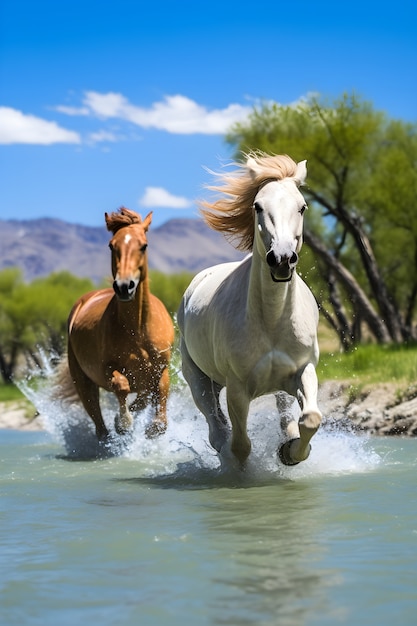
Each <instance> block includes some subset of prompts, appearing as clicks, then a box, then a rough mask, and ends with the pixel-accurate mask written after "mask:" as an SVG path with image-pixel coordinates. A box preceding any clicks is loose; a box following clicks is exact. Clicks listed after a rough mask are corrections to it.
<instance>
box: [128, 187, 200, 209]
mask: <svg viewBox="0 0 417 626" xmlns="http://www.w3.org/2000/svg"><path fill="white" fill-rule="evenodd" d="M139 204H140V205H141V206H143V207H148V208H152V207H159V208H168V209H188V208H189V207H191V206H192V205H193V202H192V201H191V200H188V198H185V197H184V196H174V195H173V194H171V193H169V191H167V190H166V189H163V187H146V189H145V193H144V195H143V197H142V198H141V199H140V200H139Z"/></svg>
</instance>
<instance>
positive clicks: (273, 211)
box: [246, 157, 307, 282]
mask: <svg viewBox="0 0 417 626" xmlns="http://www.w3.org/2000/svg"><path fill="white" fill-rule="evenodd" d="M306 163H307V162H306V161H300V163H298V164H297V170H296V174H295V176H294V177H291V178H284V179H282V180H274V179H270V180H268V181H266V182H265V183H264V185H262V186H261V187H260V189H259V191H258V193H257V194H256V197H255V200H254V203H253V207H254V210H255V241H254V251H255V249H256V250H257V251H258V253H259V254H260V255H261V256H263V257H264V258H265V260H266V263H267V264H268V267H269V270H270V273H271V277H272V280H274V281H275V282H285V281H289V280H291V277H292V274H293V271H294V269H295V267H296V265H297V263H298V253H299V252H300V249H301V246H302V243H303V215H304V211H305V210H306V208H307V204H306V201H305V199H304V197H303V195H302V194H301V192H300V191H299V187H300V185H302V184H303V183H304V181H305V179H306V176H307V166H306ZM246 165H247V168H248V170H249V172H250V173H251V175H252V176H253V177H255V176H256V173H257V169H258V167H259V166H258V164H257V162H256V161H255V159H253V158H252V157H249V158H248V160H247V163H246Z"/></svg>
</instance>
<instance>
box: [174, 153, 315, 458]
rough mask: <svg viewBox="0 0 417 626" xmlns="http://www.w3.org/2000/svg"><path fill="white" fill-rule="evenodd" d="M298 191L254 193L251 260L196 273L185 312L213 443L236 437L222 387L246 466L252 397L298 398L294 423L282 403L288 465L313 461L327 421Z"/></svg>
mask: <svg viewBox="0 0 417 626" xmlns="http://www.w3.org/2000/svg"><path fill="white" fill-rule="evenodd" d="M249 163H250V167H254V164H253V163H251V162H249ZM255 167H257V164H256V163H255ZM304 167H305V165H304ZM300 168H301V169H302V166H300V165H299V169H300ZM298 174H300V173H299V172H298ZM299 184H300V183H299V182H298V180H297V178H295V179H294V180H293V179H290V178H287V177H286V178H285V179H283V180H274V181H271V180H268V181H267V182H266V183H265V184H264V185H263V186H262V187H261V189H260V190H257V191H256V192H254V203H253V204H254V209H253V213H254V215H253V242H252V254H251V255H249V256H248V257H246V258H245V259H244V260H243V261H242V262H240V263H226V264H222V265H218V266H215V267H212V268H209V269H207V270H204V271H203V272H201V273H200V274H198V275H197V276H196V277H195V278H194V280H193V281H192V282H191V284H190V285H189V287H188V289H187V291H186V293H185V294H184V298H183V300H182V303H181V306H180V309H179V311H178V324H179V328H180V331H181V335H182V337H181V354H182V362H183V372H184V376H185V378H186V380H187V382H188V384H189V386H190V388H191V391H192V394H193V398H194V401H195V403H196V405H197V406H198V408H199V409H200V410H201V411H202V413H203V414H204V415H205V417H206V419H207V422H208V425H209V438H210V443H211V444H212V445H213V447H214V448H215V449H216V450H218V451H221V450H222V448H223V446H224V445H225V443H226V442H227V441H228V439H229V436H230V429H229V425H228V420H227V418H226V416H225V415H224V413H223V411H222V409H221V407H220V402H219V393H220V391H221V389H222V388H224V387H225V388H226V390H227V408H228V413H229V417H230V421H231V425H232V440H231V450H232V452H233V453H234V455H235V456H236V457H237V459H238V460H239V461H240V462H241V463H244V462H245V460H246V458H247V456H248V455H249V453H250V448H251V444H250V441H249V438H248V436H247V432H246V430H247V415H248V410H249V405H250V402H251V401H252V400H253V399H254V398H256V397H259V396H261V395H264V394H268V393H278V392H286V393H287V394H290V395H291V396H295V397H296V398H297V399H298V401H299V403H300V406H301V409H302V415H301V417H300V420H299V422H298V424H297V422H296V421H295V420H294V418H293V414H292V413H291V412H290V411H289V410H288V408H289V404H290V402H292V400H291V401H290V400H287V399H286V398H285V395H284V394H282V393H278V395H277V405H278V408H279V409H280V411H281V421H282V426H283V427H284V429H285V430H286V433H287V437H288V441H287V442H286V443H285V444H284V446H283V447H282V448H281V451H280V456H281V459H282V460H283V462H284V463H287V464H295V463H298V462H299V461H302V460H304V459H305V458H307V456H308V454H309V451H310V443H309V442H310V439H311V437H312V436H313V435H314V433H315V432H316V430H317V428H318V426H319V424H320V420H321V413H320V411H319V409H318V407H317V401H316V397H317V377H316V374H315V366H316V364H317V361H318V344H317V324H318V309H317V305H316V302H315V299H314V297H313V295H312V293H311V292H310V290H309V289H308V287H307V285H306V284H305V283H304V281H303V280H302V279H301V278H300V277H299V276H298V275H297V274H296V272H295V265H296V262H297V259H298V252H299V250H300V248H301V229H302V212H303V209H304V207H305V201H304V199H303V197H302V195H301V193H300V192H299V191H298V185H299Z"/></svg>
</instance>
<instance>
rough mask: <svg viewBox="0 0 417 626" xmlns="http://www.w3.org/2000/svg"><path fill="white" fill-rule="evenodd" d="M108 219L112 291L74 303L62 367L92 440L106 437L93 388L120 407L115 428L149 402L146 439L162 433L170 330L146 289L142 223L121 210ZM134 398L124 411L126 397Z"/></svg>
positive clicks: (156, 301)
mask: <svg viewBox="0 0 417 626" xmlns="http://www.w3.org/2000/svg"><path fill="white" fill-rule="evenodd" d="M119 217H120V218H121V220H120V221H119V219H118V214H112V215H111V216H108V215H107V214H106V222H107V226H108V228H109V230H112V231H113V238H112V240H111V242H110V247H111V250H112V269H113V277H114V283H113V289H102V290H98V291H93V292H90V293H88V294H85V295H84V296H82V297H81V298H80V299H79V300H78V301H77V302H76V303H75V305H74V306H73V308H72V310H71V313H70V315H69V319H68V366H69V370H70V373H71V376H72V379H73V382H74V385H75V388H76V391H77V393H78V395H79V397H80V399H81V401H82V403H83V405H84V408H85V410H86V411H87V413H88V414H89V416H90V417H91V419H92V420H93V422H94V424H95V427H96V433H97V437H98V438H99V439H100V440H102V439H105V438H106V437H107V436H108V434H109V433H108V430H107V427H106V425H105V423H104V420H103V417H102V413H101V409H100V402H99V389H100V388H102V389H105V390H107V391H110V392H113V393H114V394H115V395H116V397H117V399H118V402H119V407H120V411H119V415H118V416H117V417H116V419H115V427H116V431H117V432H118V433H119V434H124V433H125V432H127V431H128V430H129V429H130V428H131V426H132V423H133V418H132V415H131V412H130V410H132V409H133V410H142V409H144V408H145V407H146V406H147V405H148V403H149V402H150V403H151V404H152V407H153V409H154V415H153V420H152V423H151V425H150V426H149V427H148V428H147V431H146V434H147V435H148V436H155V435H157V434H160V433H162V432H164V431H165V429H166V403H167V397H168V393H169V373H168V365H169V360H170V356H171V346H172V343H173V340H174V329H173V323H172V320H171V317H170V315H169V313H168V312H167V310H166V309H165V307H164V305H163V304H162V302H161V301H160V300H159V299H158V298H156V296H154V295H153V294H152V293H150V291H149V282H148V274H147V258H146V247H147V242H146V231H147V229H148V227H149V225H150V222H151V215H149V216H148V217H147V218H146V219H145V220H144V222H141V221H140V218H139V216H138V215H137V214H136V213H134V212H133V211H128V210H127V209H121V211H120V214H119ZM130 393H136V394H137V396H136V399H135V400H134V402H133V403H132V405H131V406H130V407H128V406H127V397H128V395H129V394H130Z"/></svg>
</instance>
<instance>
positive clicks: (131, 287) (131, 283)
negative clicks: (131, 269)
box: [129, 280, 135, 291]
mask: <svg viewBox="0 0 417 626" xmlns="http://www.w3.org/2000/svg"><path fill="white" fill-rule="evenodd" d="M134 288H135V282H134V281H133V280H131V281H130V283H129V291H133V290H134Z"/></svg>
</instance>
